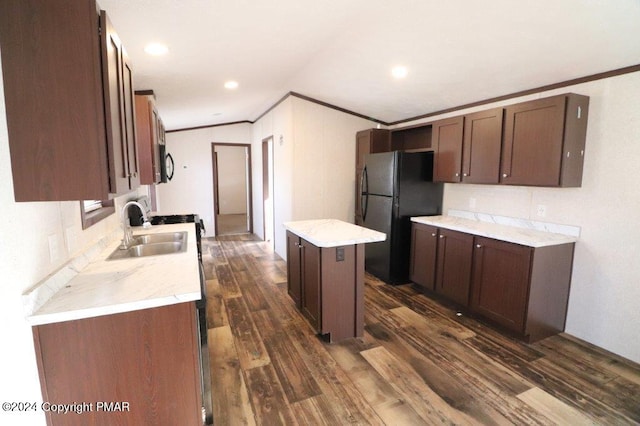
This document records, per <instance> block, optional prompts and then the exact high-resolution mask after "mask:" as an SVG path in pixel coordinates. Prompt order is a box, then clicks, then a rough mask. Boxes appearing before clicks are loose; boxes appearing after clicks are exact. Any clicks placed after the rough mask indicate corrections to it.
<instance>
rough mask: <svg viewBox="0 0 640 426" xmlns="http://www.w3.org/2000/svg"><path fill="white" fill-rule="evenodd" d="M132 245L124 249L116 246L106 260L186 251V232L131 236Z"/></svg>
mask: <svg viewBox="0 0 640 426" xmlns="http://www.w3.org/2000/svg"><path fill="white" fill-rule="evenodd" d="M133 240H134V245H133V246H131V247H129V248H128V249H126V250H123V249H121V248H120V247H118V248H117V249H116V250H115V251H114V252H113V253H111V254H110V255H109V257H108V258H107V260H117V259H131V258H136V257H147V256H159V255H164V254H175V253H182V252H185V251H187V233H186V232H166V233H161V234H145V235H136V236H134V237H133Z"/></svg>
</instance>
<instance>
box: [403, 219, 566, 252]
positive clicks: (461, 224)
mask: <svg viewBox="0 0 640 426" xmlns="http://www.w3.org/2000/svg"><path fill="white" fill-rule="evenodd" d="M411 221H412V222H416V223H423V224H425V225H432V226H437V227H439V228H445V229H451V230H454V231H460V232H466V233H468V234H473V235H478V236H481V237H488V238H494V239H496V240H502V241H507V242H510V243H516V244H521V245H525V246H529V247H545V246H553V245H559V244H567V243H575V242H576V241H578V239H577V238H576V237H573V236H570V235H564V234H556V233H553V232H544V231H539V230H536V229H528V228H519V227H515V226H508V225H499V224H496V223H488V222H482V221H478V220H472V219H465V218H460V217H455V216H418V217H412V218H411Z"/></svg>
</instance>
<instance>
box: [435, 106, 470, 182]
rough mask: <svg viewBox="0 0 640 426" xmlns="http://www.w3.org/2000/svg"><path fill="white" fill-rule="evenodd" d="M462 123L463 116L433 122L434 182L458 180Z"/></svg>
mask: <svg viewBox="0 0 640 426" xmlns="http://www.w3.org/2000/svg"><path fill="white" fill-rule="evenodd" d="M463 123H464V117H454V118H447V119H445V120H440V121H436V122H434V123H433V130H432V132H433V134H432V138H433V146H434V148H435V153H436V154H435V169H434V172H433V180H434V181H435V182H460V178H461V176H460V174H461V173H460V171H461V168H462V131H463Z"/></svg>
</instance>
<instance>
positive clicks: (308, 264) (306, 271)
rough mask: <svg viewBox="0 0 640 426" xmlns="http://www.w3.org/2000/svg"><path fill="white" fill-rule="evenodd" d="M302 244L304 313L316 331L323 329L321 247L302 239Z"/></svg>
mask: <svg viewBox="0 0 640 426" xmlns="http://www.w3.org/2000/svg"><path fill="white" fill-rule="evenodd" d="M300 245H301V246H302V252H301V257H302V313H303V314H304V316H306V317H307V319H308V320H309V322H310V323H311V325H312V326H313V328H314V329H315V330H316V331H320V329H321V322H320V321H321V318H320V309H321V300H320V297H321V294H320V285H321V278H320V266H321V265H320V248H319V247H316V246H314V245H313V244H311V243H310V242H308V241H306V240H304V239H300Z"/></svg>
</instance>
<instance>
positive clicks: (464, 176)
mask: <svg viewBox="0 0 640 426" xmlns="http://www.w3.org/2000/svg"><path fill="white" fill-rule="evenodd" d="M433 135H434V136H433V143H434V147H435V150H436V155H435V175H434V180H435V181H436V182H452V183H455V182H464V183H498V182H499V181H500V179H499V173H500V145H501V142H502V108H494V109H490V110H487V111H480V112H476V113H474V114H468V115H465V116H460V117H453V118H447V119H444V120H440V121H436V122H435V123H433Z"/></svg>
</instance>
